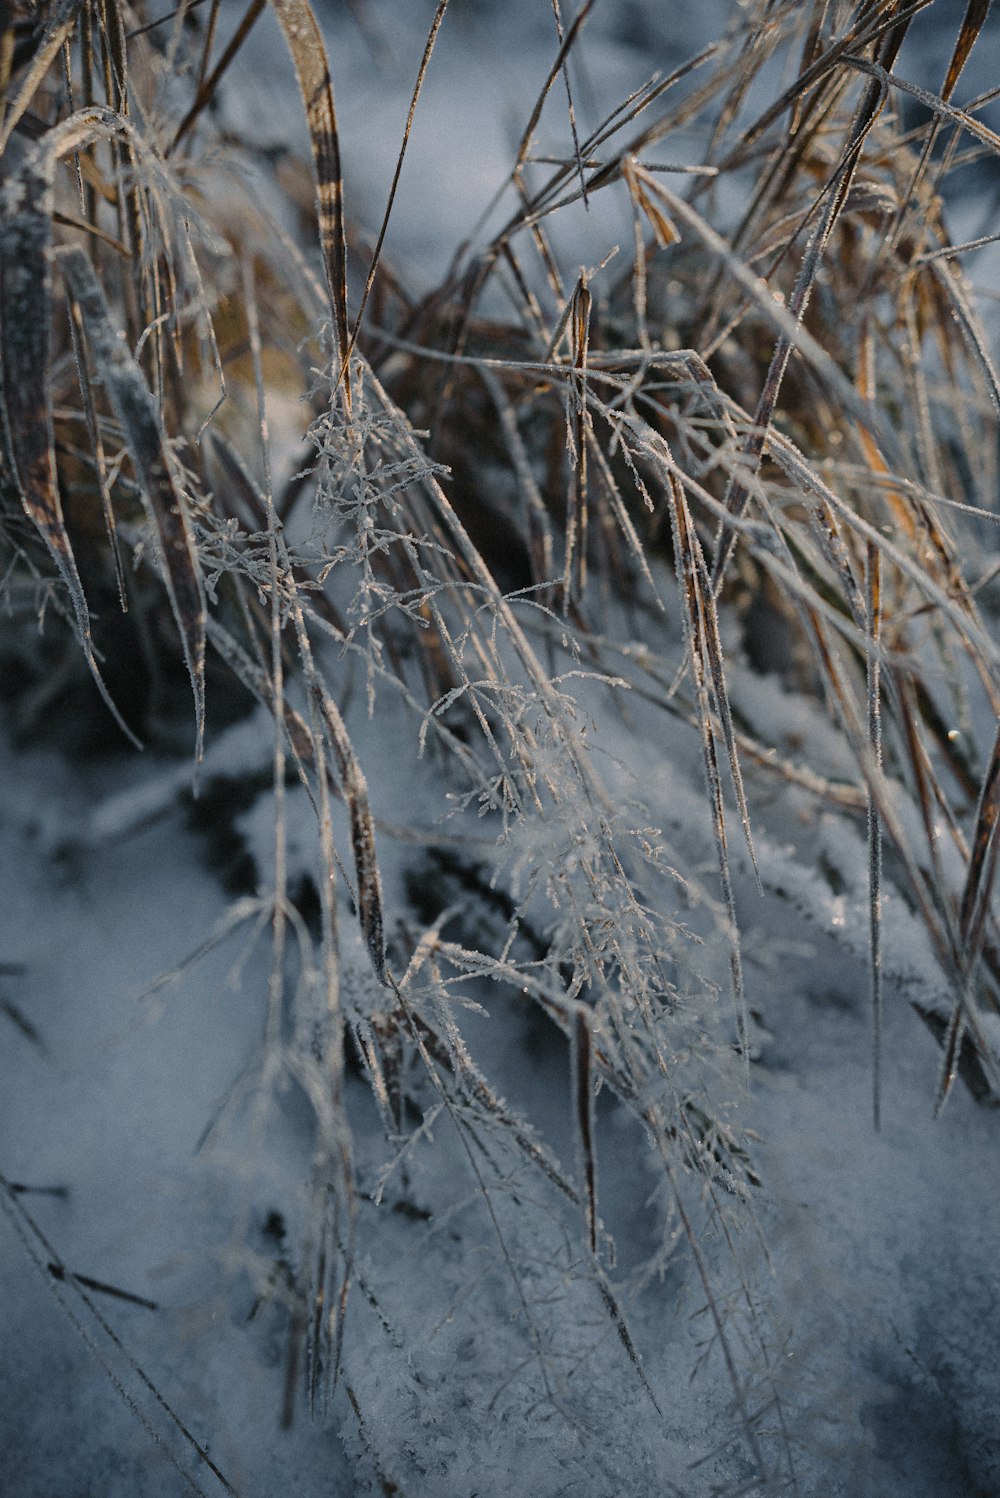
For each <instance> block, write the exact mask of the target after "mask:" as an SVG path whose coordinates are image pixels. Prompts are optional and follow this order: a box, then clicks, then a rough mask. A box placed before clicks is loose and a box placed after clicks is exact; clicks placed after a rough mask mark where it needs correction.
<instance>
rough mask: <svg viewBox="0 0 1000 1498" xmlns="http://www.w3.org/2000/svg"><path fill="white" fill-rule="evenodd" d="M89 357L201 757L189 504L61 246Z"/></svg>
mask: <svg viewBox="0 0 1000 1498" xmlns="http://www.w3.org/2000/svg"><path fill="white" fill-rule="evenodd" d="M56 256H57V259H58V261H59V266H60V269H61V270H62V273H63V278H64V280H65V282H66V286H67V289H68V291H69V293H70V296H71V298H72V300H73V301H74V303H75V304H76V307H77V308H78V309H79V313H80V318H81V321H82V324H83V328H84V331H85V333H86V336H87V342H88V344H89V347H90V352H91V356H92V358H93V360H94V364H95V366H96V368H97V371H98V373H99V375H100V378H101V381H102V383H103V385H104V388H105V390H106V391H107V394H108V398H109V400H110V401H111V404H112V406H113V407H114V410H115V414H116V415H117V417H118V420H119V421H120V422H121V424H122V430H123V432H124V436H125V441H126V443H127V445H128V449H129V454H130V456H131V458H132V464H133V467H134V469H135V476H136V482H137V484H138V486H139V491H140V494H141V496H142V500H143V503H144V505H145V507H146V510H147V513H148V515H149V519H150V521H151V522H152V525H153V529H154V533H155V535H156V539H157V546H158V551H159V559H160V564H161V567H162V570H163V581H164V584H165V586H166V589H167V594H168V596H169V598H170V605H171V608H172V610H173V615H174V620H175V622H176V624H177V629H178V632H179V634H180V638H181V645H182V647H183V650H184V659H185V661H186V662H187V668H188V674H189V675H190V678H191V689H192V692H193V693H194V703H195V721H196V756H197V758H199V759H200V757H201V750H202V740H203V736H204V730H205V595H204V590H203V587H202V580H201V568H200V565H199V562H198V551H197V547H196V545H195V538H194V530H193V528H192V524H191V520H190V517H189V515H188V505H187V501H186V500H185V498H184V496H183V494H182V493H181V491H180V489H179V488H178V485H177V483H176V481H175V479H174V475H173V472H172V465H171V459H170V455H169V453H168V451H167V447H166V442H165V439H164V435H163V430H162V428H161V426H160V421H159V418H158V415H157V411H156V406H155V403H154V401H153V398H152V396H151V395H150V393H149V389H148V387H147V385H146V383H145V381H144V379H143V377H142V374H141V371H140V370H139V367H138V365H137V364H136V362H135V360H134V359H133V358H132V356H131V354H130V353H129V352H128V349H127V348H126V346H125V344H124V342H123V341H122V339H121V338H120V337H119V335H118V333H117V331H116V329H115V326H114V324H113V322H112V319H111V312H110V309H109V307H108V303H107V298H106V297H105V295H104V291H103V289H102V287H101V284H100V282H99V281H98V279H97V276H96V274H95V272H94V268H93V266H92V265H91V263H90V261H89V260H88V259H87V256H86V254H85V253H84V251H83V250H81V249H79V248H77V247H76V246H66V247H64V248H61V249H59V250H57V251H56Z"/></svg>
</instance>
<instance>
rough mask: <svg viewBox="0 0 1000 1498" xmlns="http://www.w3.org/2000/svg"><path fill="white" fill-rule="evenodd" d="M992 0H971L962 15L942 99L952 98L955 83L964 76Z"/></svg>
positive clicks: (942, 86)
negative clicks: (963, 70) (963, 71)
mask: <svg viewBox="0 0 1000 1498" xmlns="http://www.w3.org/2000/svg"><path fill="white" fill-rule="evenodd" d="M991 4H992V0H969V3H968V5H967V6H966V9H965V15H964V16H963V17H962V26H961V30H960V31H959V33H958V37H957V38H956V41H955V50H954V52H953V53H952V56H951V61H950V63H949V64H948V72H947V73H946V75H945V80H944V83H943V84H942V85H941V97H942V99H950V98H951V96H952V94H953V93H954V92H955V85H956V84H957V83H958V80H959V78H961V76H962V69H963V68H964V67H965V64H966V63H967V62H968V60H969V53H970V52H971V51H972V49H973V47H974V46H975V45H976V41H977V39H978V37H979V33H980V32H981V31H982V29H983V27H984V26H985V25H986V17H987V16H988V15H989V13H990V5H991Z"/></svg>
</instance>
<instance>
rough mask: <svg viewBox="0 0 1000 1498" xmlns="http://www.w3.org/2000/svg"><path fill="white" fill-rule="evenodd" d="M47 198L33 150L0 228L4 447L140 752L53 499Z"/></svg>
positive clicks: (42, 162) (87, 646) (43, 165)
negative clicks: (97, 645)
mask: <svg viewBox="0 0 1000 1498" xmlns="http://www.w3.org/2000/svg"><path fill="white" fill-rule="evenodd" d="M51 195H52V179H51V163H50V160H49V157H48V154H47V152H46V151H45V150H44V149H42V148H39V149H38V150H37V151H36V153H35V154H34V155H33V156H32V157H31V158H29V160H28V161H27V162H26V163H25V164H24V166H23V168H22V170H21V173H20V175H19V177H18V178H17V180H16V183H15V184H12V186H11V188H10V189H9V195H8V198H7V203H6V205H5V208H6V212H5V214H4V218H3V222H2V223H0V335H2V336H0V344H2V347H0V371H2V381H0V394H2V406H3V425H4V433H5V439H6V447H7V450H8V452H9V454H10V459H11V469H12V472H13V474H14V476H15V478H16V481H17V485H18V489H19V492H20V495H21V503H22V504H23V506H24V510H25V513H26V514H27V516H28V517H29V519H30V520H31V521H32V523H33V524H34V526H35V527H36V529H37V530H38V533H39V534H40V535H41V537H42V538H43V540H44V541H45V544H46V546H47V547H48V549H49V551H50V553H51V555H52V557H53V560H54V561H55V563H56V565H57V567H58V568H59V572H60V575H61V576H62V579H63V581H64V583H65V584H66V588H67V591H68V592H69V596H70V602H71V604H72V607H73V613H74V616H75V619H76V627H77V631H78V633H79V636H80V640H81V643H82V645H83V650H84V653H85V656H86V660H87V664H88V666H89V668H90V671H91V674H92V676H93V678H94V681H95V683H96V685H97V688H98V690H99V692H100V694H101V697H102V698H103V700H104V702H105V703H106V705H107V707H108V708H109V710H110V712H111V713H112V715H113V717H114V719H115V721H116V723H117V724H118V726H119V727H120V728H121V730H122V732H123V733H124V734H126V735H127V736H128V738H129V739H131V740H132V742H133V743H134V744H135V745H136V746H137V747H139V741H138V739H137V738H136V737H135V735H134V734H133V733H132V730H131V729H130V728H129V727H128V726H127V724H126V723H125V722H124V720H123V719H122V717H121V715H120V713H119V712H118V709H117V708H116V707H115V705H114V703H113V701H112V700H111V696H110V694H109V692H108V689H107V687H106V686H105V684H104V680H103V678H102V676H101V673H100V670H99V668H98V665H97V661H96V659H95V657H94V650H93V645H92V642H91V632H90V616H89V611H88V607H87V600H86V597H85V596H84V590H83V584H82V582H81V580H80V574H79V571H78V570H77V565H76V559H75V557H74V554H73V548H72V545H71V543H70V539H69V535H68V533H67V530H66V525H65V521H64V519H63V510H62V503H61V500H60V497H59V485H58V481H57V478H56V464H55V455H54V437H53V428H52V406H51V394H50V368H51V358H52V353H51V348H50V342H51V328H52V266H51V259H50V255H51V220H50V217H49V210H50V209H51Z"/></svg>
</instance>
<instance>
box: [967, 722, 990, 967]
mask: <svg viewBox="0 0 1000 1498" xmlns="http://www.w3.org/2000/svg"><path fill="white" fill-rule="evenodd" d="M998 822H1000V724H998V726H997V736H996V739H995V740H994V743H993V752H992V754H991V755H990V762H989V765H988V767H987V770H986V774H985V776H984V777H983V784H982V789H981V791H980V794H979V805H978V807H977V808H976V821H975V827H974V829H973V834H972V854H971V857H970V859H969V871H968V874H967V876H966V881H965V888H964V889H963V891H962V901H961V905H960V907H959V925H960V932H961V940H962V952H963V957H964V959H965V962H966V964H967V965H968V966H971V964H972V963H973V962H974V961H975V959H976V957H977V956H978V953H979V950H980V948H981V944H982V939H983V932H984V926H985V920H986V913H987V911H988V909H989V904H990V897H991V895H992V890H993V881H994V877H995V874H996V864H997V850H998V846H1000V838H998V836H997V824H998Z"/></svg>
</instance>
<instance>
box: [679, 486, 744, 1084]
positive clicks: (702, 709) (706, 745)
mask: <svg viewBox="0 0 1000 1498" xmlns="http://www.w3.org/2000/svg"><path fill="white" fill-rule="evenodd" d="M670 477H671V485H670V487H671V505H670V520H671V526H672V528H673V536H674V557H675V566H676V569H677V581H678V585H679V587H680V590H681V597H682V599H683V600H684V633H685V637H686V640H687V647H688V659H689V660H690V662H691V666H692V670H693V673H694V680H695V689H696V695H697V704H698V723H699V727H700V730H701V746H702V758H703V761H704V769H705V783H706V787H707V790H708V796H709V801H710V804H711V808H712V827H713V831H714V834H715V847H716V854H717V857H718V864H719V879H720V882H721V884H722V893H723V899H724V900H725V905H726V913H727V915H728V917H729V924H730V931H729V952H730V957H729V966H730V972H731V975H732V982H733V999H734V1003H735V1006H736V1026H737V1030H738V1033H739V1041H740V1051H741V1053H742V1055H743V1064H744V1069H745V1076H746V1081H747V1085H749V1077H750V1047H749V1027H748V1017H747V1001H746V993H745V991H744V986H743V960H742V957H741V954H740V940H739V928H738V926H737V923H736V902H735V898H734V895H733V884H732V877H731V875H730V870H729V848H728V843H727V839H726V816H725V807H724V805H723V800H722V781H721V778H720V775H719V764H718V758H717V756H716V751H715V735H714V733H713V729H712V709H711V702H710V697H709V688H708V680H707V678H706V673H705V657H706V654H707V653H708V646H707V642H706V610H707V608H713V609H714V600H713V599H712V596H711V592H712V590H711V586H710V585H708V579H707V572H706V571H705V568H704V561H703V560H702V565H701V567H699V565H698V559H697V553H700V550H701V543H700V542H699V540H698V537H697V533H696V531H695V529H694V525H693V524H692V521H691V516H690V512H689V510H688V505H687V498H686V496H685V494H684V490H683V488H682V487H681V485H680V483H679V482H678V481H677V480H676V479H675V478H674V477H673V475H671V476H670ZM706 585H707V586H708V603H707V605H706V597H705V592H704V589H705V586H706Z"/></svg>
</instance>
